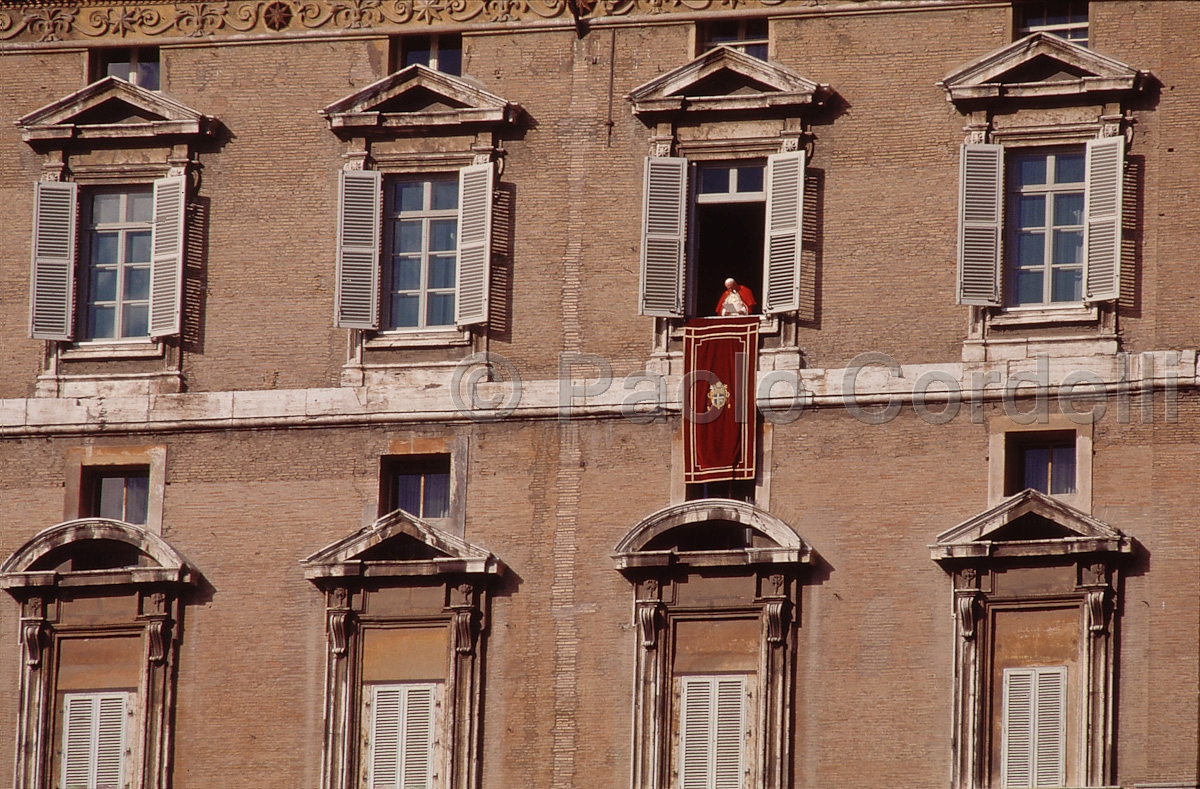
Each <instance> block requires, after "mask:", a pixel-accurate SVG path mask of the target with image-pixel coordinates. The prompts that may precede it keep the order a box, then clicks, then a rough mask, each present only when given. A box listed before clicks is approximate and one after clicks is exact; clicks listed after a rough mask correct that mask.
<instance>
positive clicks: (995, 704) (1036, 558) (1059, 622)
mask: <svg viewBox="0 0 1200 789" xmlns="http://www.w3.org/2000/svg"><path fill="white" fill-rule="evenodd" d="M930 550H931V553H932V557H933V559H934V560H935V561H937V562H939V563H940V564H941V565H942V566H943V567H944V568H945V569H946V570H947V572H949V573H950V575H951V578H952V581H953V590H954V591H953V614H954V617H955V634H956V638H955V667H954V738H953V742H954V749H955V753H954V774H953V786H954V787H955V789H987V788H990V789H1009V787H1034V786H1046V787H1065V786H1076V787H1078V786H1108V785H1110V784H1111V783H1112V780H1113V774H1112V771H1113V753H1114V750H1113V748H1114V746H1113V730H1112V726H1113V702H1114V692H1115V687H1116V684H1117V676H1116V666H1115V663H1114V656H1115V654H1116V651H1115V650H1116V647H1115V643H1116V632H1115V630H1116V623H1117V621H1118V620H1117V617H1115V616H1113V612H1114V611H1116V610H1119V608H1120V594H1121V583H1120V574H1121V569H1122V566H1123V564H1124V561H1125V559H1126V558H1127V557H1128V555H1129V554H1130V553H1131V552H1132V550H1133V547H1132V542H1131V540H1130V538H1129V537H1128V536H1126V535H1125V534H1123V533H1121V532H1120V531H1119V530H1117V529H1115V528H1113V527H1112V526H1110V525H1108V524H1106V523H1104V522H1102V521H1099V520H1097V519H1095V518H1092V517H1090V516H1088V515H1086V514H1084V513H1082V512H1080V511H1079V510H1077V509H1075V508H1073V507H1071V506H1070V505H1068V504H1065V503H1064V502H1062V501H1060V500H1058V499H1056V498H1053V497H1051V496H1048V495H1046V494H1044V493H1041V492H1038V491H1036V490H1032V489H1026V490H1024V491H1022V492H1021V493H1018V494H1017V495H1015V496H1012V497H1010V498H1008V499H1005V500H1004V501H1002V502H1001V503H1000V504H999V505H997V506H995V507H993V508H992V509H990V510H988V511H986V512H983V513H981V514H979V515H977V516H975V517H974V518H971V519H969V520H967V521H964V522H963V523H960V524H959V525H957V526H955V527H954V528H952V529H949V530H947V531H945V532H943V533H942V534H939V535H938V537H937V541H936V543H935V544H934V545H932V546H930Z"/></svg>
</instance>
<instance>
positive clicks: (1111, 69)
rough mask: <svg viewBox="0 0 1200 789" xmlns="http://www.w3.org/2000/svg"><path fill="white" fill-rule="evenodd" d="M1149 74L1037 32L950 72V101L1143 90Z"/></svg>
mask: <svg viewBox="0 0 1200 789" xmlns="http://www.w3.org/2000/svg"><path fill="white" fill-rule="evenodd" d="M1147 77H1149V74H1148V73H1147V72H1145V71H1139V70H1138V69H1136V68H1133V67H1132V66H1129V65H1126V64H1125V63H1122V62H1121V61H1119V60H1116V59H1115V58H1110V57H1107V56H1105V55H1101V54H1100V53H1098V52H1094V51H1092V50H1090V49H1088V48H1087V47H1082V46H1080V45H1078V44H1073V43H1071V42H1070V41H1065V40H1063V39H1061V38H1059V37H1058V36H1054V35H1050V34H1049V33H1033V34H1031V35H1028V36H1026V37H1025V38H1022V39H1021V40H1019V41H1014V42H1013V43H1011V44H1009V45H1007V46H1004V47H1001V48H1000V49H997V50H996V51H994V52H990V53H988V54H987V55H984V56H983V57H982V58H979V59H978V60H974V61H972V62H970V63H968V64H966V65H965V66H962V67H961V68H959V69H957V70H955V71H954V72H953V73H951V74H948V75H947V76H946V77H945V78H944V79H943V80H942V81H941V82H939V83H938V85H939V86H941V87H942V88H944V89H945V90H946V94H947V98H948V100H950V101H952V102H961V101H969V100H973V99H994V98H1001V97H1004V98H1031V97H1046V96H1062V97H1066V96H1079V95H1086V94H1095V93H1131V92H1136V91H1138V90H1141V89H1142V88H1143V87H1144V86H1145V85H1146V82H1147Z"/></svg>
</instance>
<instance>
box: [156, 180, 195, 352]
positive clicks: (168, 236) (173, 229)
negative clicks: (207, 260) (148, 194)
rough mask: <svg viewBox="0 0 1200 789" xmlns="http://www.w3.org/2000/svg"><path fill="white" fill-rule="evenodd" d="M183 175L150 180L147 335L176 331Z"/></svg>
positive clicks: (180, 296)
mask: <svg viewBox="0 0 1200 789" xmlns="http://www.w3.org/2000/svg"><path fill="white" fill-rule="evenodd" d="M186 205H187V178H186V177H184V176H182V175H178V176H172V177H170V178H160V179H158V180H157V181H155V182H154V228H153V231H152V240H151V242H150V247H151V249H152V250H153V257H152V258H151V263H150V336H151V337H166V336H169V335H172V334H179V329H180V305H181V304H182V303H183V250H184V236H183V233H184V222H183V220H184V214H185V208H186Z"/></svg>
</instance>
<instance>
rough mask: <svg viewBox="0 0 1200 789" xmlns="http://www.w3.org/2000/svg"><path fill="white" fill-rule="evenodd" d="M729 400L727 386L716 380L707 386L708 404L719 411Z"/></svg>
mask: <svg viewBox="0 0 1200 789" xmlns="http://www.w3.org/2000/svg"><path fill="white" fill-rule="evenodd" d="M728 402H729V387H728V386H726V385H725V384H723V383H721V382H720V381H717V382H716V383H715V384H712V385H711V386H709V387H708V404H709V405H710V406H712V407H713V408H715V409H717V410H718V411H720V410H721V409H722V408H724V407H725V404H726V403H728Z"/></svg>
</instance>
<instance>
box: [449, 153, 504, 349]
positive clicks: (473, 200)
mask: <svg viewBox="0 0 1200 789" xmlns="http://www.w3.org/2000/svg"><path fill="white" fill-rule="evenodd" d="M494 172H495V169H494V168H493V166H492V164H491V163H490V162H489V163H487V164H473V165H471V166H470V167H464V168H462V169H461V170H459V171H458V273H457V278H456V279H455V282H456V283H457V285H458V295H457V298H456V299H455V301H454V322H455V323H456V324H458V325H459V326H470V325H472V324H475V323H487V319H488V284H489V281H490V280H491V263H492V188H493V184H492V181H493V177H494Z"/></svg>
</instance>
